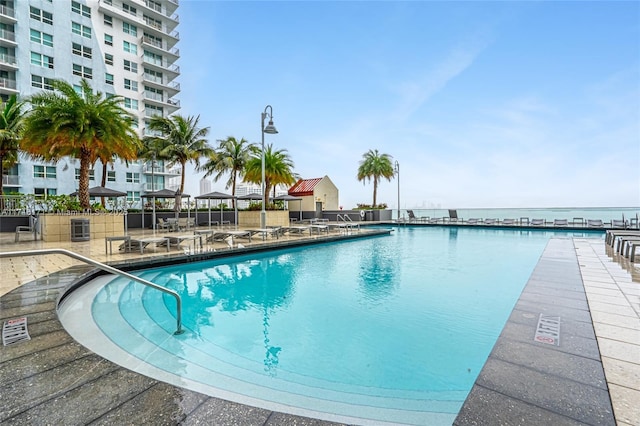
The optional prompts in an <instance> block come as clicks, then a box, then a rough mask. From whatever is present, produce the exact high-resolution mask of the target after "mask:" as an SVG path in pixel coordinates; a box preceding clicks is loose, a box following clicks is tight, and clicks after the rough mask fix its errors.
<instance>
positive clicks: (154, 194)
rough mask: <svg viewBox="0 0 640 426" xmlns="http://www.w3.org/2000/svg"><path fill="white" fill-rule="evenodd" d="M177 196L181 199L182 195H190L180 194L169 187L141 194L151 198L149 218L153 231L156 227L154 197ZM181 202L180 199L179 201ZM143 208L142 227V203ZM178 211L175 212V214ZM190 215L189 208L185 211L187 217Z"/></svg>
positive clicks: (186, 195)
mask: <svg viewBox="0 0 640 426" xmlns="http://www.w3.org/2000/svg"><path fill="white" fill-rule="evenodd" d="M178 197H180V200H182V197H187V198H189V197H191V195H189V194H180V192H179V191H173V190H171V189H166V188H165V189H161V190H159V191H151V192H147V193H145V194H143V195H142V198H153V213H152V215H151V220H152V222H153V230H154V231H155V229H156V198H161V199H166V198H174V199H176V201H177V199H178ZM180 202H181V201H180ZM142 206H143V209H142V228H144V203H142ZM177 214H178V213H177V212H176V215H177ZM190 216H191V210H189V212H188V213H187V217H190Z"/></svg>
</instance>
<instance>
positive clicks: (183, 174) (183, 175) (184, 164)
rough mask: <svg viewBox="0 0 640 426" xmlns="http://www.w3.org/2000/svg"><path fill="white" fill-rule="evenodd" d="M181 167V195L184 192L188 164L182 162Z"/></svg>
mask: <svg viewBox="0 0 640 426" xmlns="http://www.w3.org/2000/svg"><path fill="white" fill-rule="evenodd" d="M180 165H181V166H182V179H181V181H180V194H182V193H183V192H184V177H185V172H186V169H187V168H186V166H187V162H186V161H181V162H180Z"/></svg>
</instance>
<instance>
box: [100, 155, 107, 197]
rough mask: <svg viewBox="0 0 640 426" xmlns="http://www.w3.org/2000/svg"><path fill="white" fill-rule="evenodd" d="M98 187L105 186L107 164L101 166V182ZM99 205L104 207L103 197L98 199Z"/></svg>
mask: <svg viewBox="0 0 640 426" xmlns="http://www.w3.org/2000/svg"><path fill="white" fill-rule="evenodd" d="M100 186H101V187H103V188H104V187H106V186H107V164H103V165H102V181H101V182H100ZM100 203H101V204H102V207H106V204H105V201H104V197H100Z"/></svg>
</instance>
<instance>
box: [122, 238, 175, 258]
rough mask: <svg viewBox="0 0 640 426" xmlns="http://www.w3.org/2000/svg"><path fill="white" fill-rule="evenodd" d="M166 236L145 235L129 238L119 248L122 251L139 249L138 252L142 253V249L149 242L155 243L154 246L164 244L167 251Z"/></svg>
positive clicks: (149, 243)
mask: <svg viewBox="0 0 640 426" xmlns="http://www.w3.org/2000/svg"><path fill="white" fill-rule="evenodd" d="M167 238H168V237H165V236H160V237H146V238H134V237H131V238H129V240H128V242H124V243H122V244H121V245H120V247H119V249H120V250H122V251H127V250H131V251H133V250H140V254H143V253H144V249H146V248H147V247H148V246H150V245H151V244H155V245H156V247H161V246H163V245H164V246H166V247H167V252H168V251H169V245H168V244H167Z"/></svg>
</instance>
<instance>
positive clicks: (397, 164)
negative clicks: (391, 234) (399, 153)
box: [395, 160, 400, 220]
mask: <svg viewBox="0 0 640 426" xmlns="http://www.w3.org/2000/svg"><path fill="white" fill-rule="evenodd" d="M395 172H396V176H397V178H396V179H397V180H398V217H397V218H396V220H400V163H398V160H396V170H395Z"/></svg>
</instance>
